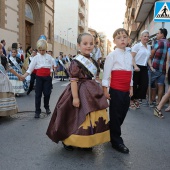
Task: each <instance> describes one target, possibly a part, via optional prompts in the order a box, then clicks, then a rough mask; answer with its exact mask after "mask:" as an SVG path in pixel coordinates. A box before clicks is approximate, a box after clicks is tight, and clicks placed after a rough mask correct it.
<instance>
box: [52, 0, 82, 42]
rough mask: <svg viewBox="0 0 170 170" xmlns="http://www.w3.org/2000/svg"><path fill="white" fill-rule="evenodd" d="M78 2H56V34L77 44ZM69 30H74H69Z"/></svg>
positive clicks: (67, 0)
mask: <svg viewBox="0 0 170 170" xmlns="http://www.w3.org/2000/svg"><path fill="white" fill-rule="evenodd" d="M78 5H79V3H78V0H71V1H70V0H55V8H54V10H55V13H54V34H57V35H59V36H60V37H62V38H64V39H65V40H67V37H68V41H70V42H71V43H73V44H77V34H78ZM68 28H72V29H71V30H68Z"/></svg>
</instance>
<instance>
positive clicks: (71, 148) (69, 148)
mask: <svg viewBox="0 0 170 170" xmlns="http://www.w3.org/2000/svg"><path fill="white" fill-rule="evenodd" d="M62 144H63V146H64V149H65V150H67V151H73V150H74V148H73V146H67V145H65V144H64V143H63V142H62Z"/></svg>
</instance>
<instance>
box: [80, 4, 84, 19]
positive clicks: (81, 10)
mask: <svg viewBox="0 0 170 170" xmlns="http://www.w3.org/2000/svg"><path fill="white" fill-rule="evenodd" d="M79 16H80V18H84V17H85V10H84V9H83V8H82V7H79Z"/></svg>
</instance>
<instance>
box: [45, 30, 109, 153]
mask: <svg viewBox="0 0 170 170" xmlns="http://www.w3.org/2000/svg"><path fill="white" fill-rule="evenodd" d="M77 42H78V46H79V48H80V50H81V55H77V56H76V57H75V58H74V59H73V60H72V62H71V65H70V68H69V73H70V84H69V85H68V86H67V87H66V89H65V90H64V92H63V93H62V94H61V96H60V98H59V100H58V102H57V104H56V107H55V110H54V113H53V115H52V118H51V121H50V124H49V127H48V129H47V135H48V136H49V138H51V139H52V140H53V141H54V142H56V143H58V142H59V141H62V143H63V145H64V148H65V149H67V150H73V149H74V148H73V147H80V148H86V150H91V149H92V148H91V147H93V146H95V145H99V144H102V143H105V142H108V141H110V133H109V125H108V116H107V112H106V108H107V107H108V103H107V99H106V97H105V96H104V94H103V91H102V88H101V86H100V85H99V84H98V83H97V82H96V81H95V78H98V76H97V75H98V74H99V72H98V71H99V68H98V66H97V62H96V61H94V60H93V59H92V58H90V53H91V51H92V50H93V48H94V42H93V37H92V35H91V34H89V33H83V34H81V35H79V37H78V39H77Z"/></svg>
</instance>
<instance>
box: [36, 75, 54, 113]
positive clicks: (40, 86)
mask: <svg viewBox="0 0 170 170" xmlns="http://www.w3.org/2000/svg"><path fill="white" fill-rule="evenodd" d="M51 87H52V77H51V76H45V77H43V76H36V87H35V109H36V110H35V113H37V114H40V113H41V97H42V93H43V94H44V108H45V109H49V100H50V95H51Z"/></svg>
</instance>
